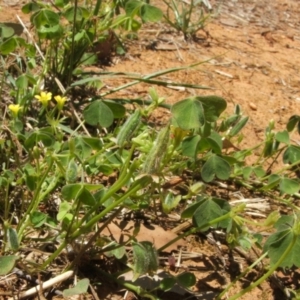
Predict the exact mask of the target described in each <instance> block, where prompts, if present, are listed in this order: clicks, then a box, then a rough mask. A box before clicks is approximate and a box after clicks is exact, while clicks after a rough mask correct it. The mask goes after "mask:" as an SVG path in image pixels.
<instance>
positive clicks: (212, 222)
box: [157, 212, 232, 252]
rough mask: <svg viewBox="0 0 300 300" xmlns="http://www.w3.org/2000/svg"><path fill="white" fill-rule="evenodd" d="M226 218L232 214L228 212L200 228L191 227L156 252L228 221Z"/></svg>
mask: <svg viewBox="0 0 300 300" xmlns="http://www.w3.org/2000/svg"><path fill="white" fill-rule="evenodd" d="M228 218H232V212H228V213H227V214H225V215H223V216H221V217H219V218H216V219H214V220H212V221H209V222H207V223H205V224H203V225H202V226H200V227H193V228H191V229H190V230H188V231H187V232H185V233H182V234H181V235H179V236H177V237H176V238H174V239H173V240H171V241H169V242H168V243H167V244H165V245H164V246H162V247H160V248H159V249H157V251H158V252H161V251H163V250H164V249H166V248H168V247H169V246H171V245H172V244H174V243H175V242H177V241H178V240H180V239H183V238H184V237H186V236H189V235H191V234H193V233H196V232H198V231H200V230H201V229H203V228H206V227H211V226H213V225H214V224H217V223H219V222H221V221H224V220H226V219H228Z"/></svg>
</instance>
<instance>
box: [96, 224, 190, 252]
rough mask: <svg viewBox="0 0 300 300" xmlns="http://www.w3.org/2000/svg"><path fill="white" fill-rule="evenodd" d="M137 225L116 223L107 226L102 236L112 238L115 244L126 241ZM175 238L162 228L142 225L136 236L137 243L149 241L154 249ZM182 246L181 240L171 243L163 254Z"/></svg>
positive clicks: (175, 235) (174, 235)
mask: <svg viewBox="0 0 300 300" xmlns="http://www.w3.org/2000/svg"><path fill="white" fill-rule="evenodd" d="M137 226H138V225H137V223H136V222H134V221H129V222H127V221H117V222H113V223H111V224H109V225H108V226H107V227H106V228H105V229H104V230H103V231H102V234H103V235H106V236H110V237H112V238H114V239H115V240H116V241H117V242H119V243H120V242H125V241H128V239H129V236H131V235H132V234H133V231H134V229H136V227H137ZM176 237H177V234H175V233H173V232H171V231H166V230H164V229H163V228H162V227H160V226H157V225H153V224H151V225H147V226H146V225H144V224H140V229H139V231H138V234H137V236H136V239H137V240H138V241H139V242H142V241H149V242H151V243H153V244H154V246H155V248H156V249H159V248H160V247H162V246H164V245H165V244H167V243H168V242H170V241H171V240H173V239H174V238H176ZM183 245H184V241H183V240H179V241H177V242H175V243H173V244H172V245H171V246H169V247H167V248H166V249H164V251H165V252H172V251H174V250H177V248H178V247H182V246H183Z"/></svg>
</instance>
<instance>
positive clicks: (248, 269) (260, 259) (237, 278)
mask: <svg viewBox="0 0 300 300" xmlns="http://www.w3.org/2000/svg"><path fill="white" fill-rule="evenodd" d="M267 255H268V253H267V252H266V253H264V254H263V255H262V256H261V257H260V258H259V259H258V260H256V261H255V262H254V263H253V264H252V265H251V266H249V267H248V268H246V270H245V271H244V272H243V273H241V274H240V275H239V276H238V277H236V278H235V279H234V280H233V281H232V282H231V283H230V284H229V285H228V286H227V287H226V289H225V290H224V291H223V292H222V293H221V294H219V295H218V297H217V298H216V300H220V299H222V297H223V296H224V295H225V294H226V293H227V292H228V291H229V289H230V288H231V287H232V286H233V285H234V284H235V283H236V282H237V281H238V280H240V279H241V278H242V277H244V276H245V275H246V274H247V273H248V272H249V271H251V270H252V269H253V268H254V267H255V266H256V265H257V264H258V263H260V262H261V261H262V260H263V259H264V258H265V257H266V256H267Z"/></svg>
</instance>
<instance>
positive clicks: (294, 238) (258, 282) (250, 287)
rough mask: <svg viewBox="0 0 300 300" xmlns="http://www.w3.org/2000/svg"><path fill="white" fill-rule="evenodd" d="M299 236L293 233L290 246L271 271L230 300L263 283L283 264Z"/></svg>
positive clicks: (230, 299)
mask: <svg viewBox="0 0 300 300" xmlns="http://www.w3.org/2000/svg"><path fill="white" fill-rule="evenodd" d="M297 238H298V236H297V235H296V234H294V235H293V240H292V242H291V243H290V244H289V246H288V247H287V248H286V249H285V251H284V252H283V254H282V255H281V257H280V258H279V260H278V261H277V262H276V263H275V264H274V265H273V266H272V267H271V268H270V269H269V271H268V272H267V273H266V274H265V275H264V276H262V277H260V278H259V279H258V280H256V281H255V282H253V283H252V284H250V285H249V286H248V287H246V288H245V289H243V290H242V291H240V292H239V293H237V294H236V295H234V296H232V297H230V298H229V299H228V300H235V299H238V298H240V297H241V296H243V295H244V294H246V293H247V292H249V291H251V290H252V289H253V288H255V287H257V286H258V285H260V284H261V283H263V282H264V281H265V280H266V279H267V278H268V277H269V276H270V275H272V273H273V272H274V271H275V270H276V269H277V268H278V267H279V266H280V265H281V263H282V262H283V260H284V259H285V258H286V257H287V256H288V254H289V253H290V252H291V250H292V249H293V247H294V245H295V243H296V241H297Z"/></svg>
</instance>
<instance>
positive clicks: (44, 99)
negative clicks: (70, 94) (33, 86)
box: [34, 92, 52, 107]
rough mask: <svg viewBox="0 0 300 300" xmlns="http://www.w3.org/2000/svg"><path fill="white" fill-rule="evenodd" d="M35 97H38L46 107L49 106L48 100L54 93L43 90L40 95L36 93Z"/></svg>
mask: <svg viewBox="0 0 300 300" xmlns="http://www.w3.org/2000/svg"><path fill="white" fill-rule="evenodd" d="M34 97H35V98H36V99H38V100H39V102H41V103H42V105H43V106H44V107H47V106H48V102H49V101H50V100H51V98H52V93H46V92H41V94H40V95H35V96H34Z"/></svg>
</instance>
